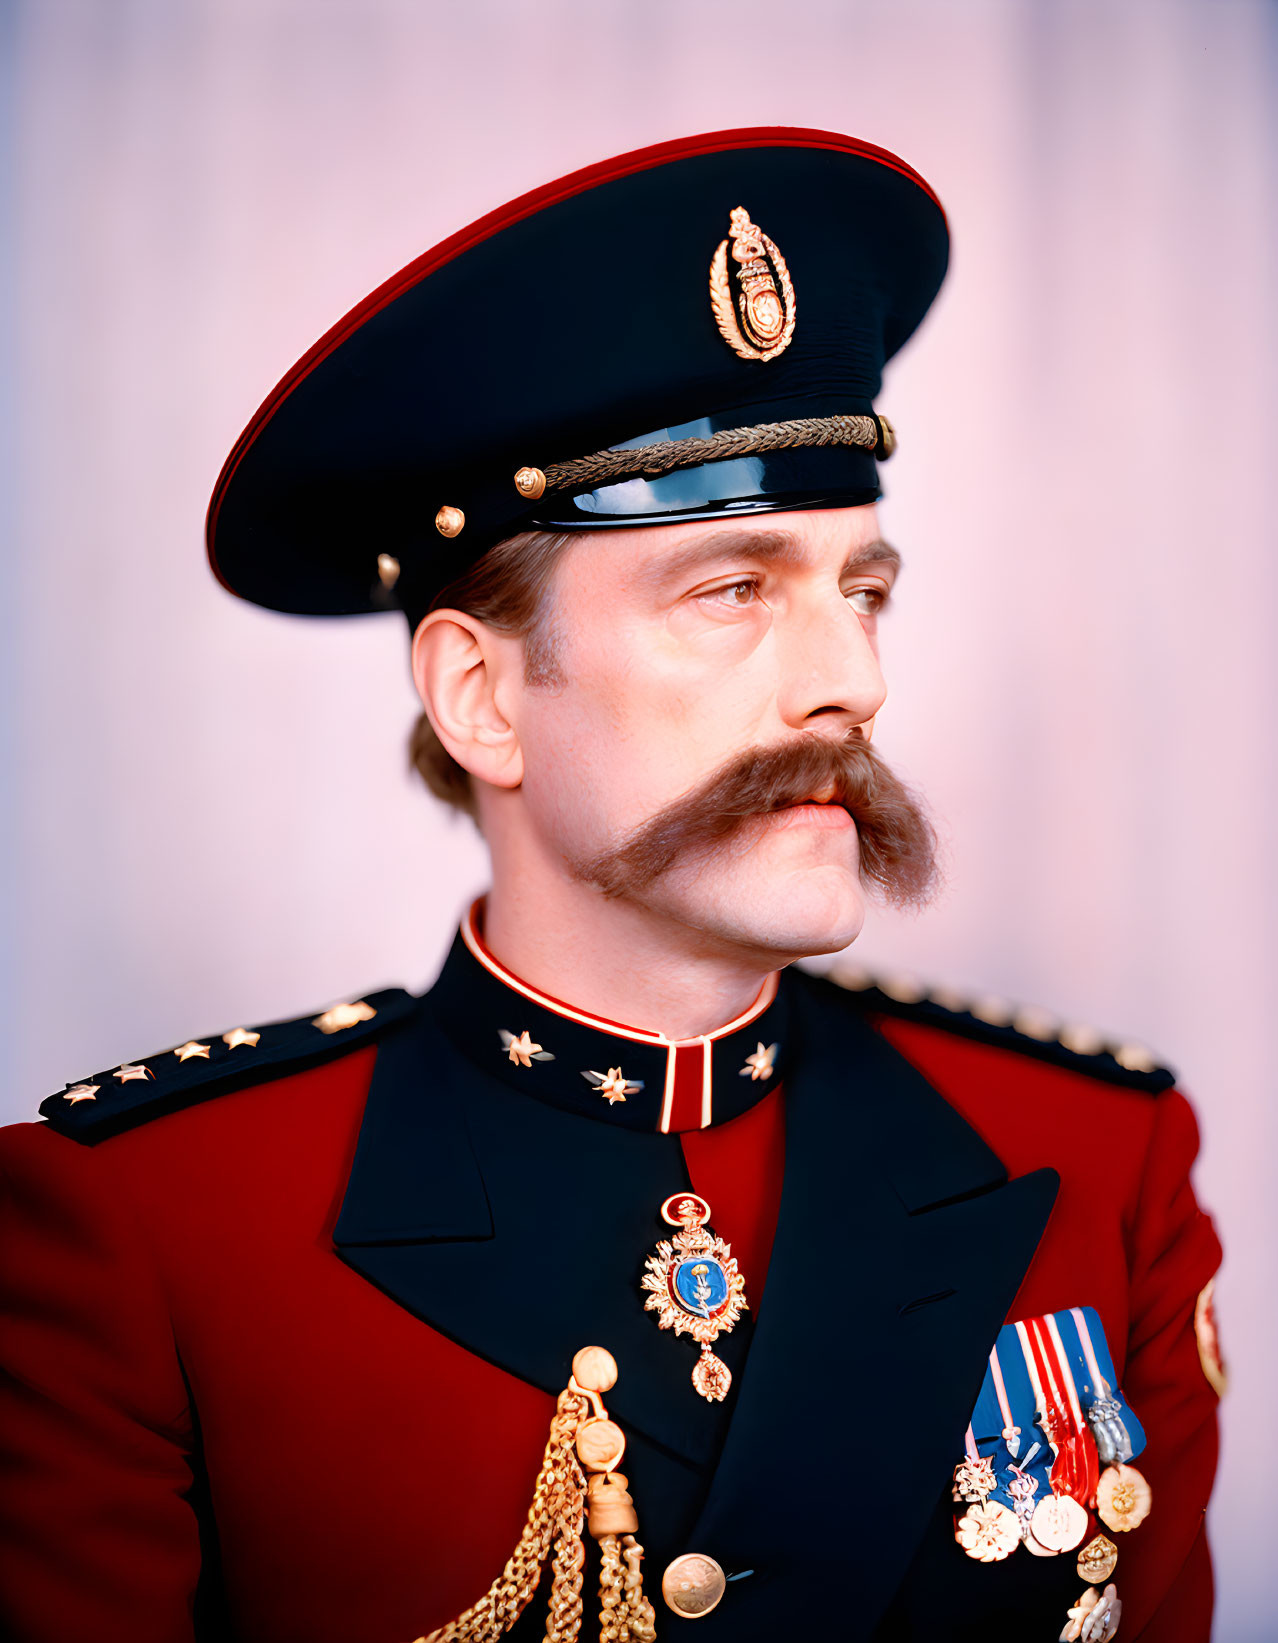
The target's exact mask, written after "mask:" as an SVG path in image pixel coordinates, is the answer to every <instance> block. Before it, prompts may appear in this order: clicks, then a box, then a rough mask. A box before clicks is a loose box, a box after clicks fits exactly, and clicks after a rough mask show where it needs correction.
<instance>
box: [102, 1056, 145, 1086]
mask: <svg viewBox="0 0 1278 1643" xmlns="http://www.w3.org/2000/svg"><path fill="white" fill-rule="evenodd" d="M111 1077H112V1078H118V1079H119V1080H120V1082H121V1084H133V1083H137V1082H138V1081H139V1080H140V1081H141V1082H142V1083H145V1082H146V1080H147V1079H148V1078H154V1077H155V1074H154V1073H153V1072H152V1071H151V1069H150V1067H144V1066H142V1065H141V1064H140V1063H139V1062H134V1061H122V1062H121V1063H120V1065H119V1066H118V1067H117V1068H116V1070H115V1072H113V1073H112V1074H111Z"/></svg>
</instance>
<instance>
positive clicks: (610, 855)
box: [577, 731, 937, 905]
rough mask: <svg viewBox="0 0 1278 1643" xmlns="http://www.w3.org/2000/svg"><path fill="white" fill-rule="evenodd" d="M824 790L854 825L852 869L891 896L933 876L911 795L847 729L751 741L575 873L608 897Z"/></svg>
mask: <svg viewBox="0 0 1278 1643" xmlns="http://www.w3.org/2000/svg"><path fill="white" fill-rule="evenodd" d="M827 792H832V793H833V795H834V796H833V800H832V801H831V802H833V803H836V804H841V805H842V806H843V807H844V808H845V809H846V810H847V811H848V812H849V814H850V815H851V816H852V818H853V820H854V821H855V822H856V826H857V837H858V841H859V844H860V856H861V877H862V880H863V881H865V882H866V883H867V884H868V885H870V886H871V887H873V888H875V889H877V890H878V891H879V892H880V893H881V894H882V895H883V896H884V898H885V899H886V900H888V901H890V902H892V903H894V904H896V905H908V904H916V903H919V902H922V901H925V900H926V899H927V897H928V895H929V894H930V892H931V890H932V889H933V887H934V884H935V882H936V878H937V861H936V834H935V831H934V830H933V827H932V824H931V822H930V821H929V820H928V818H927V815H926V813H925V811H924V809H923V805H922V803H921V801H920V800H919V799H918V798H917V797H916V796H915V795H914V794H913V793H912V792H911V791H910V789H909V788H908V787H906V786H905V784H904V783H903V782H902V781H901V780H900V778H899V777H897V776H896V775H895V774H894V773H893V771H892V770H891V768H890V767H889V766H888V765H887V763H886V762H885V761H884V759H883V758H882V757H881V756H880V755H879V754H878V753H876V752H875V751H874V749H873V748H872V747H871V745H870V744H869V742H867V741H865V740H863V739H862V737H861V736H860V735H859V734H857V732H855V731H853V732H851V733H850V734H849V735H847V736H846V737H839V738H834V737H830V736H822V735H818V734H816V733H815V732H807V733H805V734H804V735H802V736H801V737H797V738H796V739H795V740H794V741H792V742H780V743H777V744H775V745H774V746H772V747H767V748H751V749H750V750H748V751H747V752H745V753H742V754H739V755H737V756H736V757H735V758H733V759H732V760H731V761H729V762H728V763H727V764H725V765H723V766H722V767H721V768H720V769H719V770H717V771H715V772H714V773H713V774H712V775H710V776H709V777H707V778H706V780H705V781H704V782H702V783H701V784H700V785H699V786H697V787H695V788H693V789H692V791H691V792H689V793H686V794H684V796H683V797H682V798H679V799H676V800H675V801H674V802H673V803H672V804H669V805H667V806H666V807H665V808H664V809H662V810H659V811H658V812H657V814H656V815H655V816H652V817H651V818H650V819H649V820H648V821H646V822H644V823H643V824H642V825H641V826H639V827H637V828H636V829H635V830H634V831H633V832H632V833H630V834H629V835H628V836H627V837H626V838H623V839H622V840H621V841H620V842H619V843H618V844H617V845H615V846H613V847H612V848H610V849H608V850H606V851H603V852H601V853H600V854H599V855H598V856H596V857H594V858H593V860H591V861H589V862H586V863H584V864H582V865H580V866H579V867H578V869H577V872H578V876H579V877H581V878H584V879H586V880H587V881H588V882H590V883H592V884H596V885H598V887H599V888H600V889H601V890H602V891H603V892H604V894H605V895H606V896H610V897H616V896H621V895H626V894H630V893H632V892H635V891H638V890H641V889H642V888H643V887H644V886H645V885H647V884H650V883H651V882H652V881H653V879H655V878H658V877H660V875H661V874H662V873H665V872H668V871H669V870H670V868H671V867H673V866H674V865H675V863H676V862H678V861H680V860H681V859H685V858H687V857H688V856H696V855H704V854H705V853H706V852H707V851H709V850H712V849H713V848H714V847H715V846H717V845H721V844H724V843H725V842H726V841H727V840H728V839H729V838H731V836H732V835H733V834H734V833H735V832H736V831H737V830H738V829H739V828H740V827H741V826H742V825H743V823H745V822H746V821H748V820H750V819H752V818H753V817H755V816H766V815H770V814H772V813H773V812H774V811H777V810H785V809H788V808H789V807H790V806H792V805H798V804H806V803H810V802H811V801H812V800H813V799H814V798H815V797H816V795H817V794H825V793H827Z"/></svg>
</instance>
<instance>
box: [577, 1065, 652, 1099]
mask: <svg viewBox="0 0 1278 1643" xmlns="http://www.w3.org/2000/svg"><path fill="white" fill-rule="evenodd" d="M581 1076H582V1077H583V1078H584V1079H585V1080H586V1082H587V1083H590V1080H591V1079H594V1083H593V1084H591V1086H590V1087H591V1089H593V1090H594V1092H595V1094H596V1095H602V1096H605V1097H606V1098H607V1102H608V1105H609V1106H610V1107H611V1106H612V1105H613V1104H614V1102H617V1101H624V1100H625V1099H626V1097H627V1096H628V1095H638V1093H639V1091H640V1090H641V1089H642V1088H643V1080H642V1079H641V1078H626V1077H625V1076H624V1074H623V1073H622V1071H621V1068H620V1067H609V1069H608V1071H607V1072H606V1073H597V1072H583V1073H582V1075H581Z"/></svg>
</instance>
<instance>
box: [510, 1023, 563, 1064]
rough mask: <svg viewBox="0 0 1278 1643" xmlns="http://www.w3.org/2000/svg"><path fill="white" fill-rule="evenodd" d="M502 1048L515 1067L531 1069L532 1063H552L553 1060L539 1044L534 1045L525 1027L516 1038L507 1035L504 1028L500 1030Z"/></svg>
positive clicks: (547, 1051)
mask: <svg viewBox="0 0 1278 1643" xmlns="http://www.w3.org/2000/svg"><path fill="white" fill-rule="evenodd" d="M499 1036H500V1038H501V1043H502V1048H503V1049H504V1050H505V1052H506V1054H507V1055H508V1056H509V1057H510V1059H511V1061H513V1062H514V1064H515V1065H516V1066H517V1067H531V1066H532V1064H533V1062H534V1061H553V1060H554V1059H555V1058H554V1056H553V1055H551V1053H550V1051H549V1050H543V1049H542V1047H541V1045H540V1044H534V1043H533V1040H532V1035H531V1033H529V1031H528V1029H527V1027H525V1028H524V1030H523V1032H522V1033H520V1035H519V1037H518V1038H516V1037H515V1035H514V1033H508V1032H507V1031H506V1029H505V1028H504V1027H502V1028H501V1029H500V1032H499Z"/></svg>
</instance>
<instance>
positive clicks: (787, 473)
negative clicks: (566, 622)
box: [531, 423, 883, 530]
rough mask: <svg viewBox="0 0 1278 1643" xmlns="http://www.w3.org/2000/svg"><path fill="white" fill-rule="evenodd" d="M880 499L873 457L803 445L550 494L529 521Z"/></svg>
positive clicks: (584, 522)
mask: <svg viewBox="0 0 1278 1643" xmlns="http://www.w3.org/2000/svg"><path fill="white" fill-rule="evenodd" d="M706 431H707V432H708V431H709V427H708V425H707V428H706ZM700 432H701V428H700V426H699V425H698V424H695V423H693V424H685V426H684V427H683V428H680V429H671V430H665V429H663V430H661V431H660V432H659V433H656V434H649V435H646V436H645V437H644V438H643V439H641V440H633V441H630V442H629V444H630V445H632V446H636V447H637V446H641V445H648V444H654V443H656V442H657V441H658V440H664V439H671V438H675V439H677V438H680V437H684V438H687V437H689V436H690V435H691V434H693V433H700ZM620 448H625V447H620ZM882 494H883V493H882V489H881V487H880V485H879V478H878V463H877V462H876V461H875V459H874V456H873V455H872V453H871V452H869V451H865V450H861V449H860V448H858V447H856V446H849V445H813V446H800V447H797V448H791V449H788V450H778V451H768V452H766V453H763V454H761V455H758V456H741V457H730V458H728V459H726V460H725V461H722V462H704V463H701V464H699V465H698V466H697V467H692V468H676V469H674V470H673V471H672V472H670V473H665V474H659V475H655V476H646V475H644V476H638V477H636V478H634V479H622V480H617V481H615V482H613V483H612V484H609V485H601V486H599V487H598V488H597V489H595V490H592V491H579V492H576V493H575V494H572V495H567V494H562V495H557V496H548V497H546V499H545V501H544V502H543V503H542V504H541V506H540V507H539V508H538V510H537V517H536V519H535V521H532V522H531V523H534V524H535V525H536V526H537V527H538V528H539V529H546V530H555V529H558V530H583V529H594V530H599V529H607V528H608V527H609V526H617V525H630V526H635V525H645V524H651V525H655V524H660V523H662V522H664V521H667V520H676V519H685V520H696V519H721V518H724V517H727V516H731V515H734V514H746V513H779V512H782V511H787V510H790V509H796V508H854V507H864V506H866V505H867V504H868V503H871V502H877V501H878V499H879V497H880V496H881V495H882Z"/></svg>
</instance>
